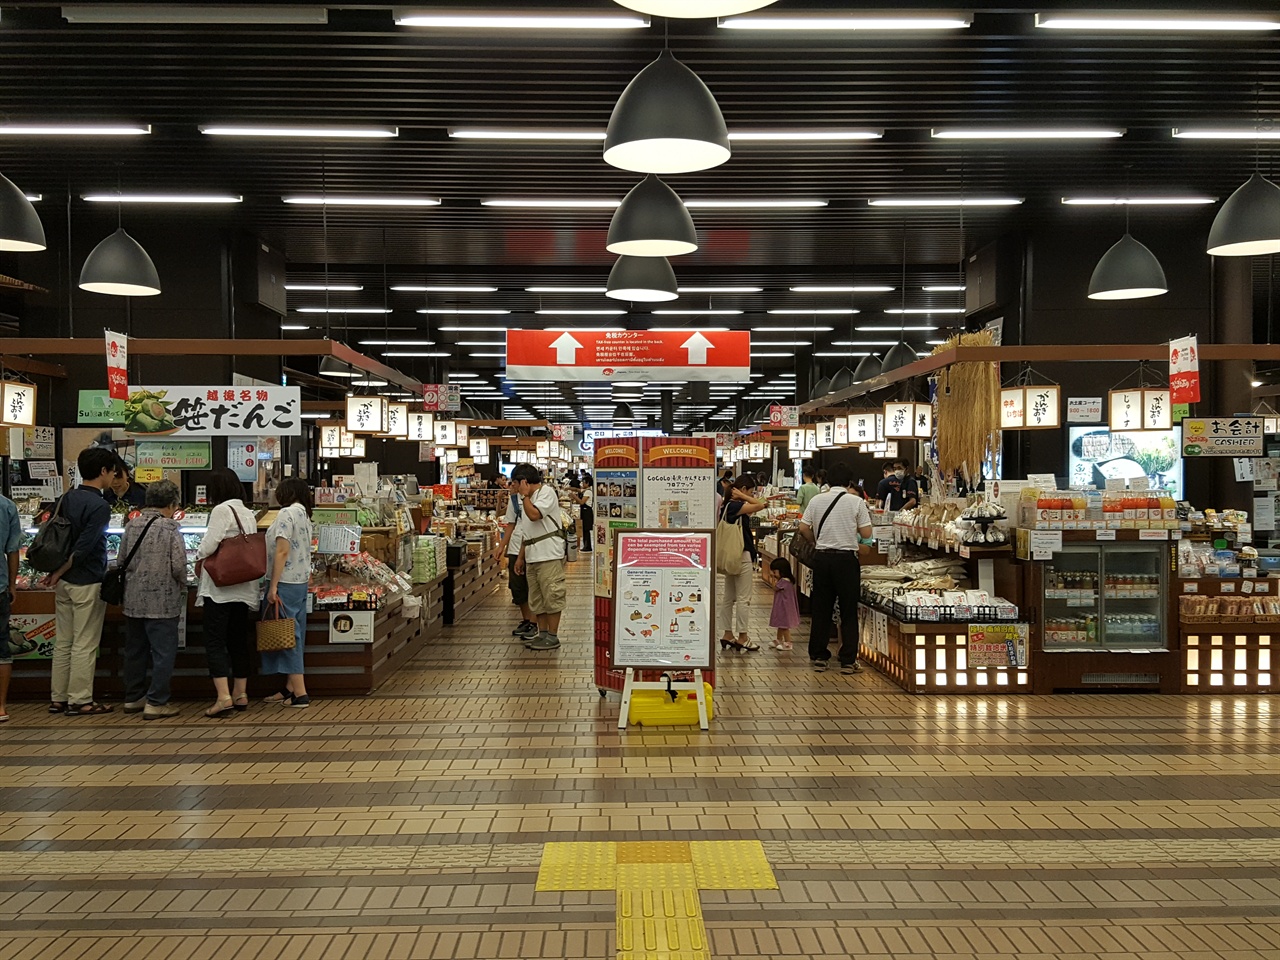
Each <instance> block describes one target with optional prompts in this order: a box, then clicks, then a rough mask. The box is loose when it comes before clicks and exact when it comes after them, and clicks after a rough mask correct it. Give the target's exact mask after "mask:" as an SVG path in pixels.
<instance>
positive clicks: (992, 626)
mask: <svg viewBox="0 0 1280 960" xmlns="http://www.w3.org/2000/svg"><path fill="white" fill-rule="evenodd" d="M1026 665H1027V625H1026V624H1025V623H971V624H969V666H971V667H1026Z"/></svg>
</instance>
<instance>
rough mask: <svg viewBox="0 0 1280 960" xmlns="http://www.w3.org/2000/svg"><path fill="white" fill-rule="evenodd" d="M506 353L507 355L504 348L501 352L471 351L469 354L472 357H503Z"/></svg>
mask: <svg viewBox="0 0 1280 960" xmlns="http://www.w3.org/2000/svg"><path fill="white" fill-rule="evenodd" d="M506 355H507V354H506V351H505V350H504V351H503V352H501V353H473V354H471V356H473V357H505V356H506Z"/></svg>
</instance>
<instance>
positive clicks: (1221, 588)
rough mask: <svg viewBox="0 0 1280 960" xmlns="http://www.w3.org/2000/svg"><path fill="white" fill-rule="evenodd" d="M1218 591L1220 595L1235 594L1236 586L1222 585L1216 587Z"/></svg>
mask: <svg viewBox="0 0 1280 960" xmlns="http://www.w3.org/2000/svg"><path fill="white" fill-rule="evenodd" d="M1218 590H1219V592H1221V593H1235V592H1236V585H1235V584H1234V583H1223V584H1220V585H1219V586H1218Z"/></svg>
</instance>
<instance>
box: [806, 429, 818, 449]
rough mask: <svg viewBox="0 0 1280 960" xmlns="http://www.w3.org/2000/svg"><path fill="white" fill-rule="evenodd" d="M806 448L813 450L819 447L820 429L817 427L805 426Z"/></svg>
mask: <svg viewBox="0 0 1280 960" xmlns="http://www.w3.org/2000/svg"><path fill="white" fill-rule="evenodd" d="M804 448H805V449H806V450H811V451H812V450H817V449H818V431H817V429H816V428H814V427H805V431H804Z"/></svg>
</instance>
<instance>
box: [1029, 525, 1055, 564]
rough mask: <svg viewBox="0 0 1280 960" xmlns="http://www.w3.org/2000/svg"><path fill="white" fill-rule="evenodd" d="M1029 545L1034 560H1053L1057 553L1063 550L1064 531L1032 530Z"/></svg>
mask: <svg viewBox="0 0 1280 960" xmlns="http://www.w3.org/2000/svg"><path fill="white" fill-rule="evenodd" d="M1029 546H1030V547H1031V559H1032V560H1052V559H1053V555H1054V554H1055V553H1059V552H1061V551H1062V531H1061V530H1031V531H1029Z"/></svg>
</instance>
